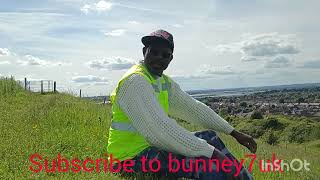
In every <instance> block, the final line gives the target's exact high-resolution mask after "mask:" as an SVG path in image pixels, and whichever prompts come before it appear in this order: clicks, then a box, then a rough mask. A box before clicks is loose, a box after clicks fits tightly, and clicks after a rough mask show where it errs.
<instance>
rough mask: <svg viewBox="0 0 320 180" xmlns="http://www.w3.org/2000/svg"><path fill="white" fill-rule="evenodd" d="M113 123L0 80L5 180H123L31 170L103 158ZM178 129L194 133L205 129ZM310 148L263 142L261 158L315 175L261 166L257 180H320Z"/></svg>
mask: <svg viewBox="0 0 320 180" xmlns="http://www.w3.org/2000/svg"><path fill="white" fill-rule="evenodd" d="M110 119H111V107H110V106H102V105H98V104H96V103H94V102H91V101H87V100H83V99H80V98H76V97H73V96H71V95H68V94H60V93H59V94H45V95H41V94H38V93H30V92H27V91H24V90H23V88H22V87H20V86H19V85H18V84H17V83H15V81H14V80H13V79H0V137H1V139H0V140H1V144H0V178H1V179H21V178H31V179H34V178H46V179H121V177H119V176H115V175H113V174H109V173H84V172H83V173H72V172H70V173H44V172H41V173H32V172H31V171H30V170H29V166H30V165H31V163H30V162H29V157H30V155H31V154H35V153H38V154H40V155H41V156H43V157H44V158H48V159H49V160H51V159H54V158H57V154H58V153H60V154H61V155H62V156H63V157H64V158H68V159H74V158H79V159H86V158H92V159H96V158H101V157H104V154H105V153H106V146H107V139H108V128H109V126H110ZM179 123H181V124H182V125H183V126H185V127H186V128H187V129H189V130H192V131H195V130H200V129H201V128H200V127H198V126H196V125H190V124H187V123H184V122H179ZM221 137H222V138H223V140H224V142H225V143H226V145H227V146H228V147H229V149H230V151H231V152H232V153H233V154H234V155H235V156H236V157H237V158H242V157H243V156H244V153H248V151H247V150H245V149H244V148H243V147H241V146H239V144H238V143H236V142H235V141H234V140H233V139H231V138H230V137H229V136H226V135H221ZM316 144H317V143H316ZM318 144H319V143H318ZM306 146H307V148H305V145H295V144H289V145H287V148H286V147H285V145H283V144H280V145H279V146H270V145H267V144H264V143H262V142H260V141H258V152H257V157H258V158H260V159H261V158H264V159H270V158H271V155H272V152H275V153H276V154H277V157H278V156H279V157H280V158H284V159H288V160H291V159H294V158H300V159H306V160H308V161H309V162H310V163H311V166H310V168H311V171H310V172H306V171H301V172H292V171H290V172H285V173H261V172H259V170H258V166H257V164H256V165H255V167H254V170H253V173H254V177H255V179H279V178H281V179H317V178H318V177H319V176H320V168H319V167H320V163H319V162H320V157H319V147H317V146H315V145H314V144H313V145H312V146H311V145H310V146H308V145H306ZM136 179H142V177H141V176H140V177H138V178H136ZM149 179H150V178H149Z"/></svg>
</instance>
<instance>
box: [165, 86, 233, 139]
mask: <svg viewBox="0 0 320 180" xmlns="http://www.w3.org/2000/svg"><path fill="white" fill-rule="evenodd" d="M169 107H170V109H169V110H170V112H169V114H170V115H172V116H173V117H177V118H180V119H183V120H185V121H188V122H192V123H196V124H199V125H201V126H203V127H205V128H209V129H213V130H216V131H218V132H223V133H225V134H230V133H231V132H232V131H233V130H234V128H233V127H232V126H231V125H230V124H229V123H228V122H227V121H226V120H224V119H223V118H221V117H220V116H219V115H218V114H217V113H216V112H214V111H213V110H212V109H211V108H209V107H208V106H207V105H205V104H203V103H202V102H200V101H197V100H196V99H194V98H193V97H191V96H190V95H189V94H187V93H186V92H184V91H183V90H181V89H180V87H179V85H178V84H177V83H175V82H174V81H172V86H171V91H170V92H169Z"/></svg>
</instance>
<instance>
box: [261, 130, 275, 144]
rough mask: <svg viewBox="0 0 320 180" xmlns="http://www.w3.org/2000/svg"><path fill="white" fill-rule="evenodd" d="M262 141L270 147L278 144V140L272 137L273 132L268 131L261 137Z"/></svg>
mask: <svg viewBox="0 0 320 180" xmlns="http://www.w3.org/2000/svg"><path fill="white" fill-rule="evenodd" d="M262 139H263V140H264V142H266V143H268V144H270V145H275V144H278V143H279V138H278V137H277V136H275V135H274V132H273V131H271V130H269V131H267V132H266V133H265V134H264V135H263V136H262Z"/></svg>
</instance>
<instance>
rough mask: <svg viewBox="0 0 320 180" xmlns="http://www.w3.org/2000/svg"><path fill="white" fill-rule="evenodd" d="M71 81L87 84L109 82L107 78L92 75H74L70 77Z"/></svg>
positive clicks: (104, 83) (105, 83)
mask: <svg viewBox="0 0 320 180" xmlns="http://www.w3.org/2000/svg"><path fill="white" fill-rule="evenodd" d="M72 82H74V83H77V84H88V85H107V84H109V83H110V82H109V80H108V79H106V78H104V77H98V76H94V75H86V76H74V77H72Z"/></svg>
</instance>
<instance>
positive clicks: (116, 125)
mask: <svg viewBox="0 0 320 180" xmlns="http://www.w3.org/2000/svg"><path fill="white" fill-rule="evenodd" d="M111 128H112V129H116V130H119V131H130V132H137V130H136V128H134V127H133V125H132V124H131V123H128V122H114V121H112V122H111Z"/></svg>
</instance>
